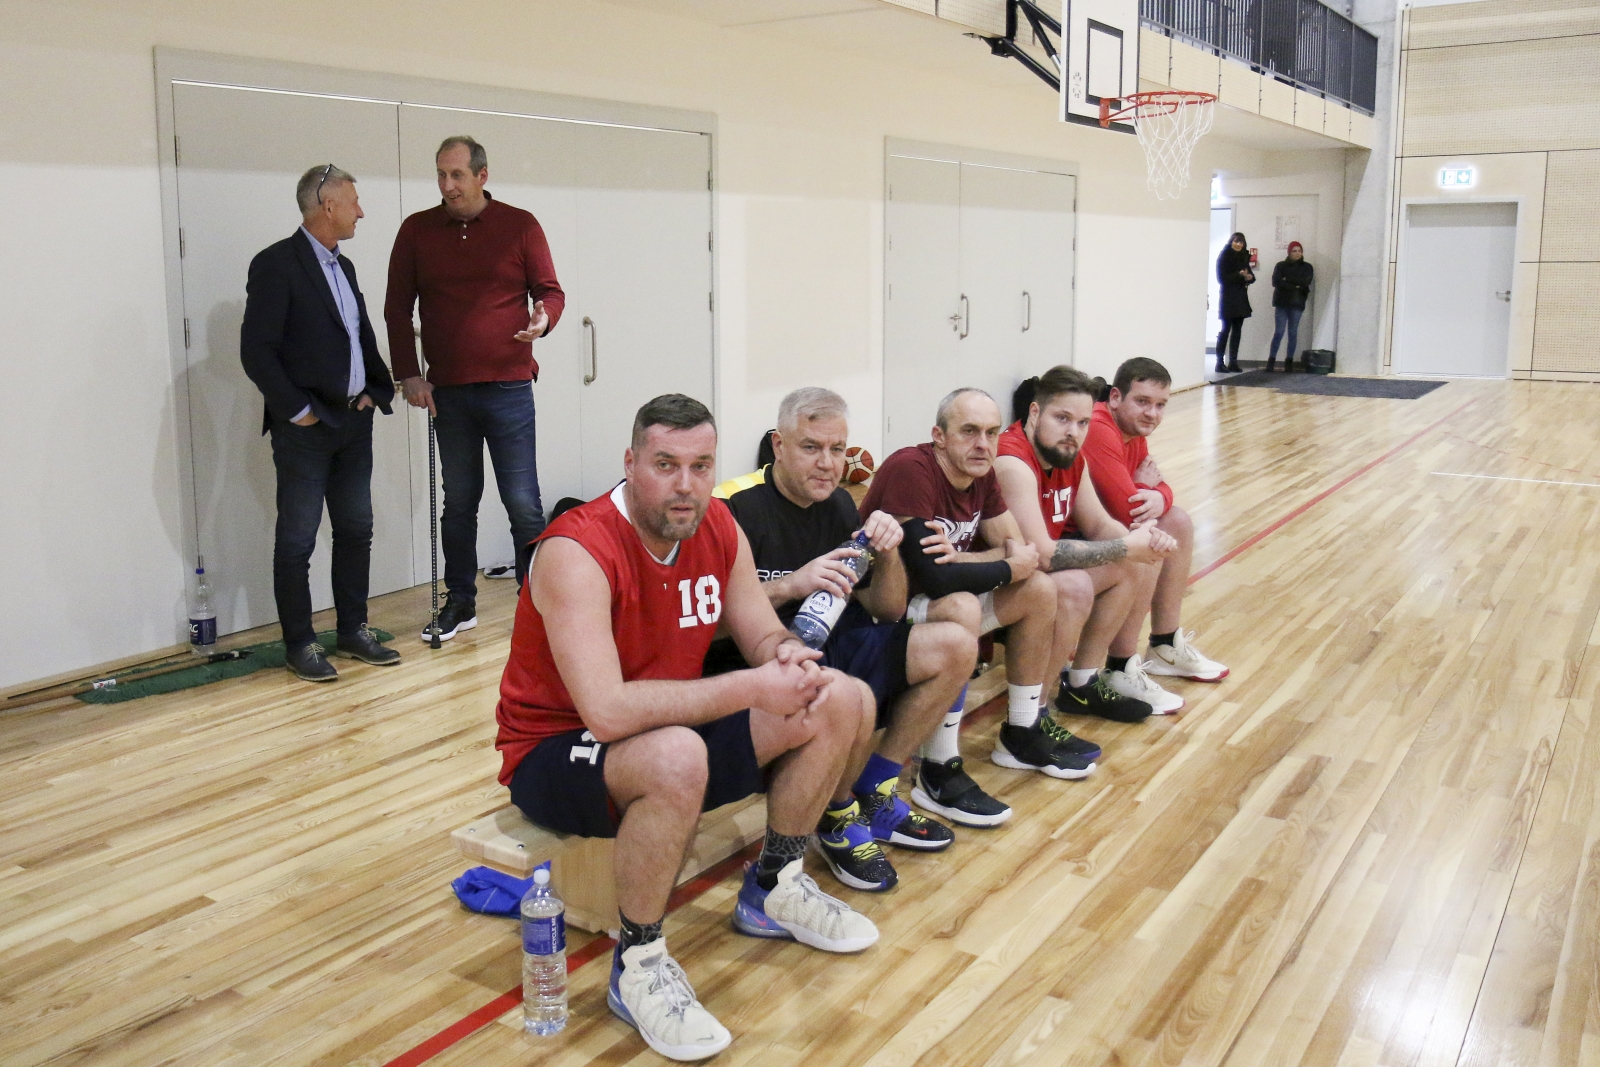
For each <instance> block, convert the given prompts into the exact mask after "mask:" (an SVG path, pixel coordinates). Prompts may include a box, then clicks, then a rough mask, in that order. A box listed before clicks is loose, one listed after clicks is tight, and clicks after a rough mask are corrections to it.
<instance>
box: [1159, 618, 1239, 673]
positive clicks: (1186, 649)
mask: <svg viewBox="0 0 1600 1067" xmlns="http://www.w3.org/2000/svg"><path fill="white" fill-rule="evenodd" d="M1193 638H1194V631H1193V630H1190V631H1189V632H1188V633H1184V632H1183V631H1182V630H1179V631H1177V632H1176V633H1174V634H1173V635H1172V644H1170V645H1151V646H1150V647H1149V648H1148V649H1147V650H1146V651H1148V652H1149V655H1148V656H1147V657H1146V658H1145V661H1144V669H1145V671H1146V672H1147V673H1150V674H1161V675H1166V676H1168V677H1172V678H1188V679H1189V680H1190V681H1195V682H1220V681H1222V680H1223V679H1224V678H1226V677H1227V676H1228V668H1226V667H1224V666H1223V665H1222V664H1220V663H1218V662H1217V661H1216V660H1210V659H1206V658H1205V656H1203V655H1201V654H1200V650H1199V649H1198V648H1195V647H1194V646H1193V645H1191V644H1190V643H1189V642H1190V641H1191V640H1193Z"/></svg>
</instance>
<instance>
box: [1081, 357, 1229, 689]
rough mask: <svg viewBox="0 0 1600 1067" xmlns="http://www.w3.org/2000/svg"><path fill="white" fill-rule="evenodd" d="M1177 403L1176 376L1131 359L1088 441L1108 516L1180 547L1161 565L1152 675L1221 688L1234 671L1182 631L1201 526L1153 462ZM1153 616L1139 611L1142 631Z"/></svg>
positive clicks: (1148, 661) (1154, 604)
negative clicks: (1151, 529) (1158, 436)
mask: <svg viewBox="0 0 1600 1067" xmlns="http://www.w3.org/2000/svg"><path fill="white" fill-rule="evenodd" d="M1171 396H1172V376H1171V375H1170V374H1168V373H1167V368H1165V367H1163V366H1162V365H1161V364H1160V363H1157V362H1156V361H1155V360H1153V359H1145V358H1144V357H1142V356H1141V357H1138V358H1136V359H1130V360H1128V361H1127V362H1125V363H1124V364H1123V365H1122V366H1120V367H1118V368H1117V376H1116V379H1115V380H1114V381H1113V382H1112V386H1111V395H1110V397H1109V398H1108V399H1107V400H1106V402H1105V403H1103V404H1096V405H1095V407H1094V421H1093V422H1092V423H1091V424H1090V426H1089V436H1088V438H1087V439H1086V440H1085V441H1084V444H1083V452H1084V455H1086V456H1088V457H1089V474H1090V478H1091V479H1092V480H1093V481H1094V487H1095V491H1096V492H1098V493H1099V494H1100V498H1101V499H1102V500H1104V501H1105V505H1106V510H1108V511H1109V512H1110V513H1111V514H1112V516H1113V517H1115V518H1116V519H1117V520H1118V521H1119V522H1121V523H1123V524H1125V525H1132V524H1134V523H1141V522H1144V523H1148V522H1154V523H1155V524H1156V525H1157V526H1158V527H1159V528H1160V529H1161V530H1163V531H1164V532H1166V533H1168V534H1171V535H1172V537H1173V538H1174V539H1175V540H1176V541H1177V542H1178V547H1177V550H1176V551H1175V552H1173V553H1172V554H1171V555H1169V556H1168V557H1167V559H1166V561H1165V562H1164V563H1163V564H1162V565H1161V576H1160V578H1158V579H1157V581H1156V584H1155V588H1154V590H1153V597H1152V600H1151V602H1150V606H1149V611H1150V648H1149V649H1148V655H1146V656H1145V658H1144V669H1145V670H1146V671H1148V672H1149V673H1151V674H1161V675H1168V676H1170V677H1174V678H1189V679H1193V680H1194V681H1197V682H1220V681H1221V680H1222V679H1224V678H1226V677H1227V676H1228V668H1227V667H1224V666H1223V665H1222V664H1220V663H1217V662H1216V661H1215V660H1210V659H1207V658H1206V657H1205V656H1203V655H1201V653H1200V650H1199V649H1197V648H1195V647H1194V645H1192V644H1190V643H1189V642H1190V639H1191V638H1193V637H1194V634H1193V633H1192V632H1191V633H1187V634H1186V633H1184V632H1183V628H1182V626H1181V624H1180V620H1181V613H1182V610H1183V593H1184V590H1186V589H1187V588H1188V587H1189V568H1190V565H1191V563H1192V562H1193V559H1194V523H1192V522H1191V521H1189V515H1188V513H1187V512H1185V511H1184V510H1183V509H1182V508H1180V507H1178V506H1177V505H1175V504H1174V503H1173V502H1172V487H1171V486H1170V485H1168V484H1167V483H1166V482H1164V481H1162V480H1161V468H1160V467H1158V466H1156V462H1155V460H1153V459H1151V458H1150V445H1149V443H1148V442H1147V441H1146V440H1145V438H1147V437H1149V436H1150V435H1151V434H1153V433H1155V432H1156V428H1157V427H1158V426H1160V425H1161V417H1162V415H1164V414H1165V413H1166V410H1167V400H1168V399H1169V398H1170V397H1171ZM1144 611H1145V608H1144V607H1143V606H1142V605H1141V606H1139V608H1138V613H1139V619H1138V621H1137V624H1136V625H1135V632H1134V634H1133V639H1134V640H1137V639H1138V633H1137V629H1138V624H1142V623H1143V621H1144V618H1143V616H1144Z"/></svg>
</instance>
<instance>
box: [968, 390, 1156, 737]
mask: <svg viewBox="0 0 1600 1067" xmlns="http://www.w3.org/2000/svg"><path fill="white" fill-rule="evenodd" d="M1094 391H1095V385H1094V382H1092V381H1091V380H1090V379H1089V377H1088V376H1087V375H1085V374H1084V373H1083V372H1081V371H1078V370H1074V369H1073V368H1071V367H1067V366H1060V367H1053V368H1051V369H1050V370H1049V371H1047V372H1046V373H1044V374H1043V375H1041V376H1040V377H1039V379H1038V385H1037V386H1036V387H1035V390H1034V396H1033V402H1032V403H1031V404H1030V405H1029V406H1028V416H1027V421H1026V422H1019V423H1015V424H1013V425H1012V426H1011V428H1010V429H1008V430H1006V432H1005V433H1004V434H1002V435H1001V437H1000V458H999V459H997V460H996V461H995V470H996V472H997V473H998V474H999V477H1000V488H1001V491H1002V492H1003V493H1004V494H1005V497H1006V503H1007V504H1009V505H1010V506H1011V510H1012V513H1013V514H1015V515H1016V516H1017V524H1018V525H1019V526H1020V527H1021V528H1022V532H1023V535H1024V536H1025V537H1027V538H1028V541H1029V542H1030V543H1031V544H1032V545H1033V546H1034V547H1035V548H1036V549H1038V550H1039V556H1040V558H1041V559H1043V560H1045V561H1046V562H1045V564H1044V566H1045V569H1046V570H1047V571H1049V572H1050V577H1051V578H1052V579H1053V580H1054V581H1055V582H1056V587H1057V591H1058V594H1059V596H1060V598H1061V599H1060V603H1059V605H1058V607H1057V609H1056V613H1057V617H1058V618H1061V619H1065V620H1067V623H1066V626H1067V629H1068V632H1069V636H1068V638H1067V641H1068V647H1071V644H1072V643H1073V642H1075V643H1076V651H1075V652H1074V653H1073V656H1072V665H1071V667H1069V668H1067V669H1066V670H1065V671H1062V673H1061V674H1060V682H1061V692H1060V693H1059V695H1058V696H1057V698H1056V707H1058V708H1060V709H1061V710H1062V711H1066V712H1072V713H1076V714H1085V715H1098V716H1100V717H1101V718H1105V719H1112V720H1114V721H1117V722H1138V721H1140V720H1142V719H1144V718H1145V716H1147V715H1150V714H1152V713H1153V714H1159V715H1167V714H1171V713H1172V712H1175V711H1177V710H1178V709H1180V708H1182V707H1183V698H1182V697H1179V696H1177V695H1176V694H1173V693H1169V692H1167V691H1166V690H1165V689H1162V688H1161V687H1160V686H1159V685H1157V684H1156V683H1155V682H1153V681H1151V680H1150V678H1149V676H1148V675H1146V674H1145V673H1144V671H1143V669H1142V668H1141V666H1140V661H1139V657H1138V656H1137V655H1136V654H1135V653H1136V652H1137V650H1138V639H1139V635H1138V630H1137V626H1138V623H1139V620H1140V619H1142V618H1143V613H1144V609H1143V605H1144V604H1145V603H1146V602H1147V601H1148V600H1149V598H1150V590H1151V589H1152V588H1153V587H1154V585H1155V581H1156V575H1157V573H1158V567H1159V566H1160V563H1161V561H1162V559H1163V558H1165V556H1166V555H1167V554H1168V553H1170V552H1171V551H1172V550H1173V549H1174V548H1175V547H1176V545H1175V544H1174V543H1173V541H1172V539H1171V538H1170V537H1168V536H1167V535H1165V534H1163V533H1162V532H1160V531H1159V530H1156V529H1155V528H1154V527H1153V526H1152V525H1148V524H1147V525H1143V526H1136V527H1135V528H1134V529H1132V530H1130V529H1129V528H1128V527H1127V526H1124V525H1123V524H1122V523H1119V522H1118V521H1117V520H1116V519H1113V518H1112V517H1111V516H1109V515H1107V514H1106V509H1105V508H1104V507H1102V506H1101V504H1100V499H1099V497H1098V496H1097V495H1096V494H1095V491H1094V485H1093V483H1092V481H1090V482H1085V481H1084V477H1083V476H1084V473H1085V469H1086V467H1087V466H1088V464H1086V462H1085V459H1084V456H1083V453H1082V445H1083V440H1084V436H1085V434H1087V433H1088V429H1089V419H1090V415H1091V413H1092V411H1093V406H1094ZM1130 617H1131V618H1132V619H1133V621H1134V631H1133V633H1132V635H1131V636H1128V635H1126V634H1125V632H1124V631H1126V630H1127V623H1128V620H1129V618H1130ZM1051 666H1052V669H1054V670H1061V668H1062V667H1063V666H1065V663H1064V661H1061V662H1056V663H1053V664H1052V665H1051ZM1045 722H1046V723H1047V724H1048V723H1049V720H1048V718H1047V719H1046V720H1045ZM1046 729H1047V731H1048V730H1049V726H1048V725H1047V726H1046Z"/></svg>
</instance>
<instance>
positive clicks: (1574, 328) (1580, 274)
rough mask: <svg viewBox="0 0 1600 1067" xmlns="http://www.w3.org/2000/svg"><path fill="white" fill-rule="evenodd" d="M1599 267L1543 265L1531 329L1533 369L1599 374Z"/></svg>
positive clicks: (1559, 264) (1577, 264)
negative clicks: (1597, 339) (1596, 295)
mask: <svg viewBox="0 0 1600 1067" xmlns="http://www.w3.org/2000/svg"><path fill="white" fill-rule="evenodd" d="M1596 293H1600V263H1545V264H1542V265H1541V266H1540V268H1539V301H1538V310H1537V318H1536V320H1535V322H1534V328H1533V369H1534V370H1536V371H1580V372H1588V373H1600V344H1597V343H1596V338H1600V301H1597V300H1596V299H1595V294H1596Z"/></svg>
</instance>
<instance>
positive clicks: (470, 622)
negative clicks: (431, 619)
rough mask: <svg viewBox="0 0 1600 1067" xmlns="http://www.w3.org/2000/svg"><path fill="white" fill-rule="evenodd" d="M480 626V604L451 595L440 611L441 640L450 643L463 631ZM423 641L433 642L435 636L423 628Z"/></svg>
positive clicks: (425, 627) (426, 628)
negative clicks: (449, 641)
mask: <svg viewBox="0 0 1600 1067" xmlns="http://www.w3.org/2000/svg"><path fill="white" fill-rule="evenodd" d="M476 625H478V602H477V601H476V600H467V599H464V598H462V597H458V596H456V595H455V594H453V593H452V594H451V595H450V596H449V597H448V598H446V600H445V602H444V607H443V608H441V609H440V611H439V640H441V641H448V640H450V639H451V638H452V637H454V636H455V635H456V634H458V633H460V632H461V631H463V630H470V629H472V628H473V627H474V626H476ZM422 639H423V640H424V641H432V640H433V635H432V634H430V633H429V632H428V627H427V626H423V628H422Z"/></svg>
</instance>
